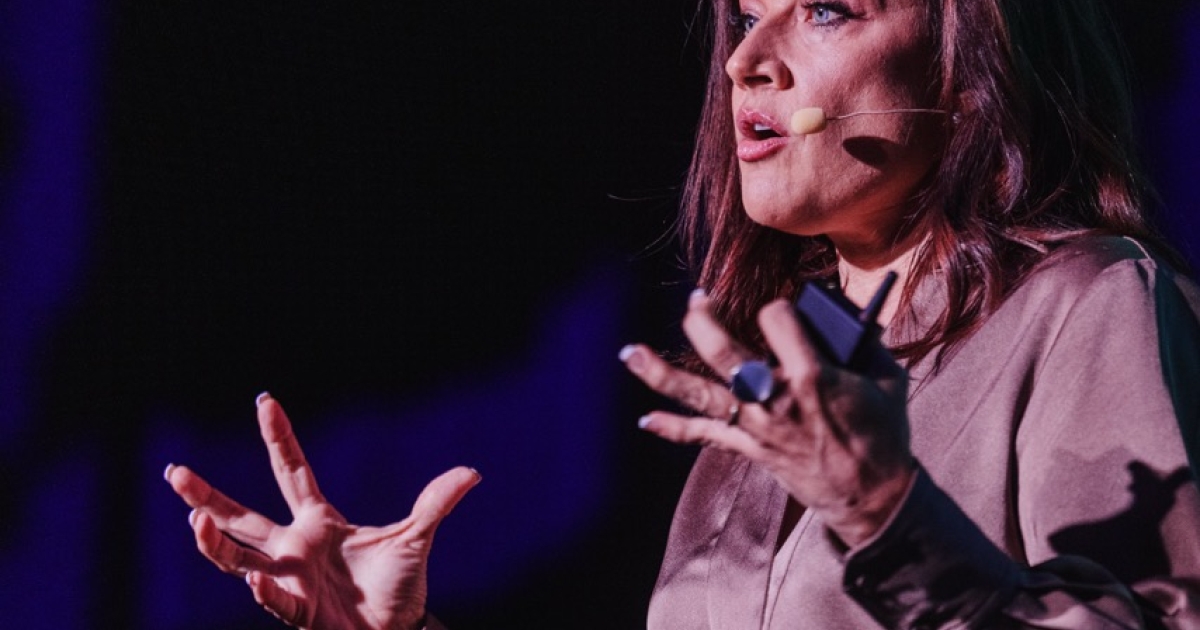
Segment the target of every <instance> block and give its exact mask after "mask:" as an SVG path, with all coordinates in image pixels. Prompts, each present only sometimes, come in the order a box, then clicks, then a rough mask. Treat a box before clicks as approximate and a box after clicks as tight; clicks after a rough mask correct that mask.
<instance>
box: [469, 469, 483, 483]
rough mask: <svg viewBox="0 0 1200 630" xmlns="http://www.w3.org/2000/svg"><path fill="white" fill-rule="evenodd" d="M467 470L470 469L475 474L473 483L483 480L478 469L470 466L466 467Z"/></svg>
mask: <svg viewBox="0 0 1200 630" xmlns="http://www.w3.org/2000/svg"><path fill="white" fill-rule="evenodd" d="M467 470H469V471H471V473H472V474H474V475H475V483H479V482H480V481H483V475H481V474H479V471H478V470H475V469H474V468H471V467H470V466H468V467H467Z"/></svg>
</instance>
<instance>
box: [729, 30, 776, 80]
mask: <svg viewBox="0 0 1200 630" xmlns="http://www.w3.org/2000/svg"><path fill="white" fill-rule="evenodd" d="M776 40H777V38H776V37H773V36H772V33H771V27H770V25H768V24H764V23H761V22H760V23H759V24H758V25H756V26H755V27H754V28H753V29H751V30H750V32H749V33H747V34H746V37H745V38H743V39H742V41H741V43H740V44H738V46H737V48H735V49H734V51H733V54H732V55H730V56H729V60H728V61H726V62H725V74H728V75H729V78H730V79H733V84H734V85H735V86H737V87H738V88H740V89H743V90H745V89H750V88H756V87H774V88H776V89H780V90H785V89H787V88H790V87H791V86H792V74H791V72H790V71H789V70H788V67H787V65H786V64H784V63H783V61H782V60H781V59H780V58H779V55H778V54H777V53H778V51H777V50H776V45H777V41H776Z"/></svg>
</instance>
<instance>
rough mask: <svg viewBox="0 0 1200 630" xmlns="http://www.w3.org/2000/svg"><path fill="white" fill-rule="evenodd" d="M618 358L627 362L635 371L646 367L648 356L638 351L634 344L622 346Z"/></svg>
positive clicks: (627, 365)
mask: <svg viewBox="0 0 1200 630" xmlns="http://www.w3.org/2000/svg"><path fill="white" fill-rule="evenodd" d="M617 358H618V359H620V360H621V361H623V362H624V363H625V366H626V367H628V368H629V369H630V370H633V371H634V372H641V371H642V369H643V368H645V367H646V357H644V356H642V353H640V352H638V351H637V347H636V346H633V345H629V346H625V347H624V348H621V352H620V354H618V355H617Z"/></svg>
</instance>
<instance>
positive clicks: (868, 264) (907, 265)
mask: <svg viewBox="0 0 1200 630" xmlns="http://www.w3.org/2000/svg"><path fill="white" fill-rule="evenodd" d="M924 241H925V239H924V237H921V236H916V235H914V237H912V238H909V239H907V240H906V241H903V242H897V243H894V244H892V245H889V246H885V247H879V246H864V247H856V246H854V245H853V244H848V243H837V242H836V241H835V245H836V246H837V253H838V275H839V277H840V278H841V283H842V291H843V292H844V293H845V294H846V297H848V298H850V301H852V302H854V303H855V304H856V305H858V306H859V307H862V306H864V305H866V303H867V302H868V301H870V299H871V297H872V296H874V295H875V291H876V290H877V289H878V288H879V285H880V284H881V283H882V282H883V278H884V276H886V275H887V273H888V272H889V271H894V272H896V275H897V276H898V277H897V279H896V285H895V287H893V288H892V292H891V293H890V294H889V295H888V297H887V301H885V302H884V304H883V310H881V311H880V312H879V319H878V322H879V325H881V326H884V327H886V326H887V325H888V324H890V323H891V321H892V319H893V318H894V317H895V316H896V312H897V310H898V309H899V306H900V296H901V295H902V294H903V293H904V288H905V286H906V285H907V284H908V281H909V278H910V276H911V271H912V264H913V261H914V260H915V258H916V254H917V252H918V251H920V249H921V245H922V244H924Z"/></svg>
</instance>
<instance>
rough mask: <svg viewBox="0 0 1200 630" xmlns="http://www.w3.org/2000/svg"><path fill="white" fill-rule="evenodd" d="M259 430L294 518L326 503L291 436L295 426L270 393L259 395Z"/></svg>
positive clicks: (280, 488)
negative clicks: (309, 506) (316, 504)
mask: <svg viewBox="0 0 1200 630" xmlns="http://www.w3.org/2000/svg"><path fill="white" fill-rule="evenodd" d="M256 402H257V404H258V426H259V428H260V429H261V430H262V437H263V442H265V443H266V445H267V453H269V454H270V456H271V468H272V470H274V471H275V481H276V483H278V484H279V490H280V492H282V493H283V499H284V500H285V501H287V504H288V508H290V509H291V511H292V515H293V516H295V514H296V513H297V512H298V511H299V510H300V508H301V507H303V506H305V505H307V504H309V503H313V502H323V501H324V500H325V498H324V497H323V496H322V495H321V490H320V489H319V488H317V479H316V477H314V476H313V473H312V468H311V467H309V465H308V460H307V459H305V458H304V451H302V450H300V443H299V442H297V441H296V436H295V434H294V433H292V423H291V422H290V421H288V417H287V414H286V413H284V412H283V407H281V406H280V405H279V403H278V402H277V401H276V400H275V399H274V398H271V395H270V394H268V393H265V392H264V393H263V394H260V395H259V397H258V400H257V401H256Z"/></svg>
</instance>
